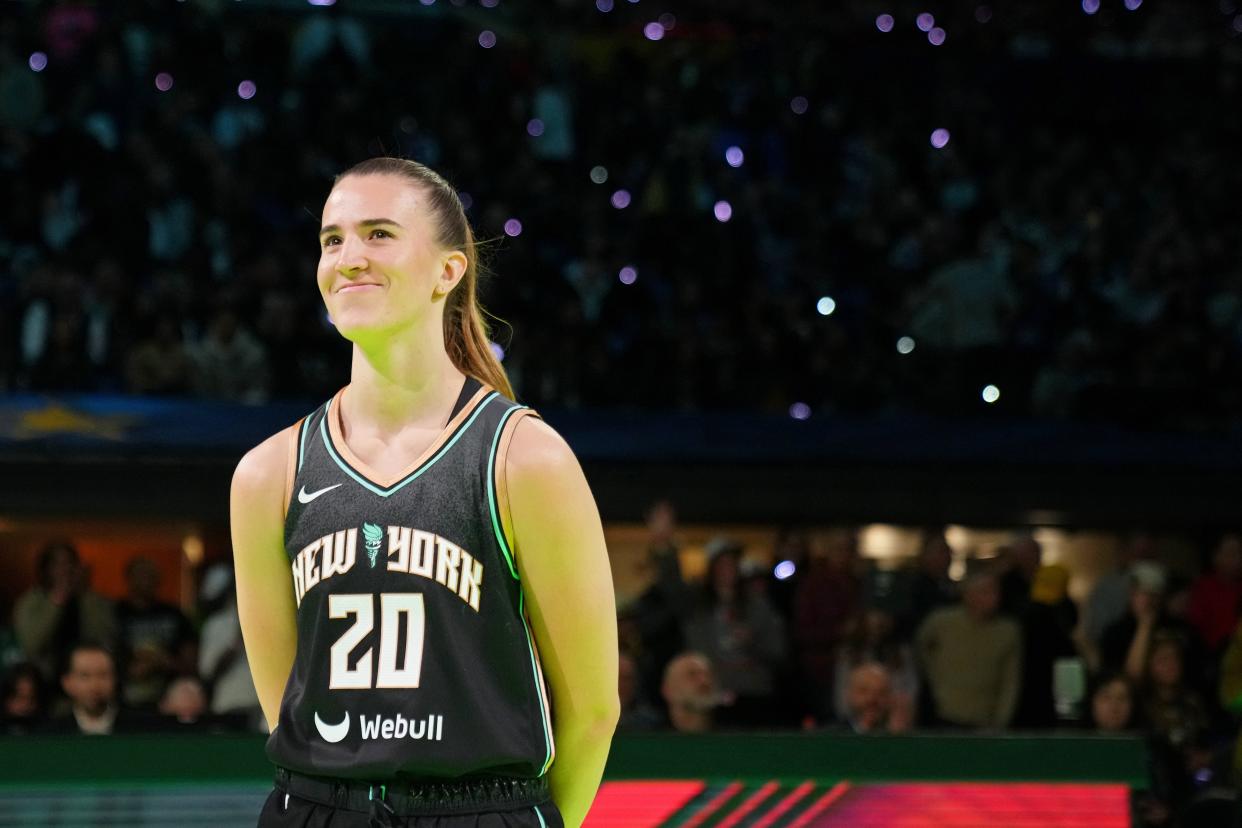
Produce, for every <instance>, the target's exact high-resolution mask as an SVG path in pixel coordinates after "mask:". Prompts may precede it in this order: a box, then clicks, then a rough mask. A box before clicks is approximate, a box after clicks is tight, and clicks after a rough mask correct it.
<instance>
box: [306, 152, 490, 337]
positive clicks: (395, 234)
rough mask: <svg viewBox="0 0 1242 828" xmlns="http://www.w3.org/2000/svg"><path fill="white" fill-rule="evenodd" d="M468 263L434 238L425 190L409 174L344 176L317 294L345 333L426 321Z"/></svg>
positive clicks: (322, 237) (331, 211) (326, 218)
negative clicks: (441, 246)
mask: <svg viewBox="0 0 1242 828" xmlns="http://www.w3.org/2000/svg"><path fill="white" fill-rule="evenodd" d="M465 269H466V257H465V255H464V254H463V253H461V252H460V251H455V250H442V249H440V247H439V245H438V244H437V243H436V241H435V233H434V227H433V226H432V218H431V215H430V214H429V213H428V211H427V207H426V197H425V195H424V192H423V190H422V188H421V187H419V186H417V185H415V184H414V183H413V182H411V181H409V180H407V179H404V178H401V177H399V176H396V175H351V176H346V177H345V178H343V179H341V180H340V181H339V182H338V183H337V185H336V186H335V187H334V188H333V189H332V193H331V194H330V195H329V196H328V200H327V201H326V202H325V203H324V207H323V224H322V228H321V230H320V234H319V268H318V276H317V278H318V282H319V293H320V295H322V296H323V301H324V305H325V306H326V307H327V309H328V315H329V316H331V318H332V322H333V324H334V325H335V326H336V329H337V330H338V331H339V332H340V333H341V335H342V336H344V337H345V338H346V339H349V340H351V341H354V342H357V341H358V340H359V339H365V338H367V337H368V336H374V335H377V334H378V335H384V334H387V333H390V332H392V331H393V330H395V329H400V328H405V327H408V326H410V325H414V324H420V323H421V324H426V321H425V320H426V319H427V317H429V316H430V315H431V314H432V313H433V312H437V311H436V310H435V309H436V308H437V306H438V307H439V309H440V312H442V310H443V305H442V304H441V303H442V302H443V300H444V298H445V297H446V296H447V295H448V292H449V290H451V289H452V287H453V286H454V285H456V284H457V281H458V280H459V279H460V278H461V276H462V275H463V274H464V273H465Z"/></svg>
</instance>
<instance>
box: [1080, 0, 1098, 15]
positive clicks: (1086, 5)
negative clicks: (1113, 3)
mask: <svg viewBox="0 0 1242 828" xmlns="http://www.w3.org/2000/svg"><path fill="white" fill-rule="evenodd" d="M1082 10H1083V11H1085V12H1086V13H1087V14H1095V13H1096V12H1098V11H1099V10H1100V0H1082Z"/></svg>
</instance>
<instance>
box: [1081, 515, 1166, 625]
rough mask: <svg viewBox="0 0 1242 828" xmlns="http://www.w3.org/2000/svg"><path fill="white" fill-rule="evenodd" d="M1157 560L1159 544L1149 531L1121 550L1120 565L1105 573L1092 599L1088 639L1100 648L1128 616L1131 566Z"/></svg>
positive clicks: (1128, 542)
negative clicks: (1106, 632)
mask: <svg viewBox="0 0 1242 828" xmlns="http://www.w3.org/2000/svg"><path fill="white" fill-rule="evenodd" d="M1155 557H1156V548H1155V541H1154V540H1153V539H1152V537H1151V535H1149V534H1147V533H1146V532H1135V533H1134V534H1133V535H1131V536H1130V537H1129V539H1128V540H1127V541H1126V543H1125V544H1124V545H1122V547H1121V554H1120V559H1119V560H1118V562H1117V566H1116V567H1115V568H1114V569H1112V570H1110V571H1109V572H1106V573H1104V574H1103V575H1101V576H1100V578H1099V579H1098V580H1097V581H1096V582H1095V586H1094V587H1093V588H1092V590H1091V595H1090V597H1088V598H1087V611H1086V620H1085V625H1084V631H1085V633H1086V636H1087V640H1088V641H1089V642H1090V643H1091V645H1092V646H1093V647H1096V648H1098V647H1099V646H1100V643H1101V640H1102V639H1103V637H1104V630H1106V629H1108V627H1109V625H1111V624H1112V623H1113V622H1115V621H1117V620H1119V619H1120V618H1121V617H1122V616H1123V615H1125V614H1126V609H1127V608H1128V607H1129V605H1130V589H1131V585H1132V581H1131V579H1130V567H1131V566H1133V565H1134V564H1136V563H1139V562H1145V561H1152V560H1154V559H1155Z"/></svg>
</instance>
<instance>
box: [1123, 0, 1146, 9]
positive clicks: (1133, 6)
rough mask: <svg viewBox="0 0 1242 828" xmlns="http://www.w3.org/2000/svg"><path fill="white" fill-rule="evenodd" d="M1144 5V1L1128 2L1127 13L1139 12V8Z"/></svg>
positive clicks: (1126, 5)
mask: <svg viewBox="0 0 1242 828" xmlns="http://www.w3.org/2000/svg"><path fill="white" fill-rule="evenodd" d="M1141 5H1143V0H1126V2H1125V7H1126V11H1138V7H1139V6H1141Z"/></svg>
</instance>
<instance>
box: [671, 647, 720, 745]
mask: <svg viewBox="0 0 1242 828" xmlns="http://www.w3.org/2000/svg"><path fill="white" fill-rule="evenodd" d="M660 694H661V695H662V696H663V697H664V702H665V704H666V706H667V710H668V721H669V724H670V725H671V726H672V728H673V729H674V730H676V731H678V732H680V733H705V732H707V731H709V730H713V729H714V727H715V723H714V711H715V710H716V708H718V707H720V706H721V704H722V703H723V702H724V701H726V697H725V696H724V695H723V694H721V693H719V692H718V691H717V689H716V677H715V673H714V671H713V670H712V663H711V661H709V660H708V658H707V656H705V655H703V654H702V653H695V652H686V653H681V654H680V655H677V656H674V657H673V659H672V660H671V661H669V663H668V666H667V667H665V669H664V681H663V682H662V683H661V685H660Z"/></svg>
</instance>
